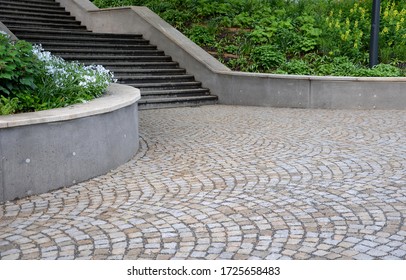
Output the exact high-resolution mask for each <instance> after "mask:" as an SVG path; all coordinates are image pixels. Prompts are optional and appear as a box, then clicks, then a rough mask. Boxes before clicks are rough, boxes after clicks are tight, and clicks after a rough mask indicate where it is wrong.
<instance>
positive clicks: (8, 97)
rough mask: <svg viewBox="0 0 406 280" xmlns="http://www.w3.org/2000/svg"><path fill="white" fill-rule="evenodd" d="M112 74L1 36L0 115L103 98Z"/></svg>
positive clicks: (0, 34)
mask: <svg viewBox="0 0 406 280" xmlns="http://www.w3.org/2000/svg"><path fill="white" fill-rule="evenodd" d="M112 81H113V74H112V73H111V72H109V71H108V70H106V69H104V68H103V67H102V66H84V65H83V64H79V63H77V62H66V61H64V60H63V59H62V58H60V57H56V56H53V55H51V53H49V52H46V51H44V50H43V49H42V47H41V46H38V45H35V46H33V45H31V44H30V43H28V42H26V41H23V40H19V41H17V42H12V41H10V38H9V36H8V35H7V34H5V33H0V115H7V114H13V113H18V112H31V111H40V110H46V109H52V108H59V107H65V106H68V105H71V104H75V103H80V102H87V101H89V100H91V99H94V98H96V97H99V96H101V95H102V94H103V93H104V91H105V89H106V88H107V86H108V85H109V83H110V82H112Z"/></svg>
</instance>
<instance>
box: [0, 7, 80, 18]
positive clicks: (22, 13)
mask: <svg viewBox="0 0 406 280" xmlns="http://www.w3.org/2000/svg"><path fill="white" fill-rule="evenodd" d="M0 13H1V14H3V15H9V16H18V17H20V18H25V17H36V18H39V17H40V18H50V19H55V18H59V19H65V20H76V19H75V17H73V16H71V15H70V14H69V13H67V14H57V15H55V14H52V13H43V12H32V11H30V12H28V11H17V10H15V9H14V10H7V9H2V8H1V7H0Z"/></svg>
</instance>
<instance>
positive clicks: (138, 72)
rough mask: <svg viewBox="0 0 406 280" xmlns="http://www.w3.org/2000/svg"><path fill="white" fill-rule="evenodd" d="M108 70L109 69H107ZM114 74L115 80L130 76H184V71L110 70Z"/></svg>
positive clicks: (178, 69) (176, 69)
mask: <svg viewBox="0 0 406 280" xmlns="http://www.w3.org/2000/svg"><path fill="white" fill-rule="evenodd" d="M109 70H110V69H109ZM110 71H112V72H114V75H115V76H116V78H117V79H119V78H120V77H127V76H131V75H157V74H160V75H180V74H186V70H185V69H182V68H175V69H116V70H114V71H113V70H110Z"/></svg>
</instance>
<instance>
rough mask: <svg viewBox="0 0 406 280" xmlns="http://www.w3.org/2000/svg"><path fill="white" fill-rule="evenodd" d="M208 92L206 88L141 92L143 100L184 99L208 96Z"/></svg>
mask: <svg viewBox="0 0 406 280" xmlns="http://www.w3.org/2000/svg"><path fill="white" fill-rule="evenodd" d="M209 93H210V91H209V90H208V89H206V88H196V89H174V90H155V91H141V94H142V96H143V97H144V98H146V97H151V98H152V97H154V98H157V97H163V96H168V97H169V96H172V97H186V96H202V95H203V96H205V95H209Z"/></svg>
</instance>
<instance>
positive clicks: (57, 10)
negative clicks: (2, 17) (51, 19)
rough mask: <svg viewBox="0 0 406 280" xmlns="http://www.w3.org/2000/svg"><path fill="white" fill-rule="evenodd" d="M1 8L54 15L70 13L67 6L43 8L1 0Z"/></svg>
mask: <svg viewBox="0 0 406 280" xmlns="http://www.w3.org/2000/svg"><path fill="white" fill-rule="evenodd" d="M0 8H1V9H2V10H4V11H8V10H11V11H24V12H39V13H52V14H54V15H60V14H61V15H70V13H69V12H67V11H66V10H65V8H63V7H55V8H47V7H45V8H42V7H38V8H33V7H32V6H26V5H23V6H20V5H19V4H18V3H16V4H15V5H13V4H7V3H3V2H1V0H0Z"/></svg>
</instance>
